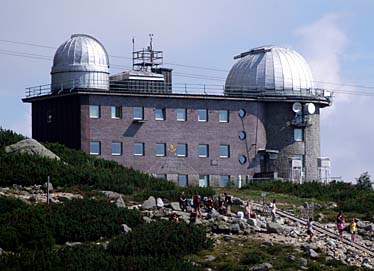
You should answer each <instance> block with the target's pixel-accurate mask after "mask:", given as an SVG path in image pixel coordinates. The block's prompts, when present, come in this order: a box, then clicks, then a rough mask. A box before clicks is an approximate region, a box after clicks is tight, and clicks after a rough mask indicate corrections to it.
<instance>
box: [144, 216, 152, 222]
mask: <svg viewBox="0 0 374 271" xmlns="http://www.w3.org/2000/svg"><path fill="white" fill-rule="evenodd" d="M143 220H144V221H145V222H146V223H151V222H152V218H150V217H148V216H143Z"/></svg>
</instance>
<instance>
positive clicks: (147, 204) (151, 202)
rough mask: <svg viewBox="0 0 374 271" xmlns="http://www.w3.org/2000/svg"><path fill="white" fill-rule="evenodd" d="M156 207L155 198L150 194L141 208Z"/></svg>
mask: <svg viewBox="0 0 374 271" xmlns="http://www.w3.org/2000/svg"><path fill="white" fill-rule="evenodd" d="M154 207H156V199H155V198H154V197H152V196H150V197H149V198H148V199H147V200H146V201H144V202H143V204H142V209H144V210H149V209H153V208H154Z"/></svg>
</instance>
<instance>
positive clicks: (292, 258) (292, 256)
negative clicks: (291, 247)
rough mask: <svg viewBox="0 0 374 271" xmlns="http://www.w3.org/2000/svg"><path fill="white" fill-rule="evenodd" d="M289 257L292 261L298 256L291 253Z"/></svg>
mask: <svg viewBox="0 0 374 271" xmlns="http://www.w3.org/2000/svg"><path fill="white" fill-rule="evenodd" d="M288 259H289V260H290V261H293V262H294V261H295V260H296V257H295V256H294V255H290V256H288Z"/></svg>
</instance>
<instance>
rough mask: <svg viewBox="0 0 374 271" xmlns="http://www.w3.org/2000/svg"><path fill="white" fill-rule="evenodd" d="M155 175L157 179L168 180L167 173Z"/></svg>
mask: <svg viewBox="0 0 374 271" xmlns="http://www.w3.org/2000/svg"><path fill="white" fill-rule="evenodd" d="M153 177H155V178H157V179H164V180H166V179H167V178H166V174H154V175H153Z"/></svg>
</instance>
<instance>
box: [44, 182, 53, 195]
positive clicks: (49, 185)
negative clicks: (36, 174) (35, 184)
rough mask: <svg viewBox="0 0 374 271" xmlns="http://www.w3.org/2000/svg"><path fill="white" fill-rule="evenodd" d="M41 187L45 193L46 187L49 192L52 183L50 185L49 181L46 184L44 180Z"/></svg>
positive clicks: (51, 189)
mask: <svg viewBox="0 0 374 271" xmlns="http://www.w3.org/2000/svg"><path fill="white" fill-rule="evenodd" d="M42 189H43V191H44V192H46V193H47V189H48V191H49V192H51V191H53V185H52V183H51V182H50V183H49V184H48V183H47V182H45V183H44V184H43V186H42Z"/></svg>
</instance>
